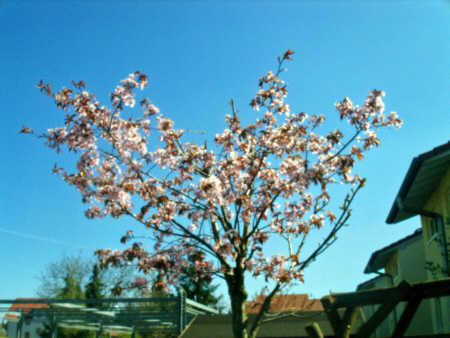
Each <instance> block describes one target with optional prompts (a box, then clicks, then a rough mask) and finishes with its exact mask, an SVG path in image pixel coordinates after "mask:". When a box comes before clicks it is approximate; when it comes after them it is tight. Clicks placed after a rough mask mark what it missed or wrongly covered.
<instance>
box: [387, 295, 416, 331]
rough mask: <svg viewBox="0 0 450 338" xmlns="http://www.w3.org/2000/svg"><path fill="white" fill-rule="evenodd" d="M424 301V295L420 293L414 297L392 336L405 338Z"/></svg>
mask: <svg viewBox="0 0 450 338" xmlns="http://www.w3.org/2000/svg"><path fill="white" fill-rule="evenodd" d="M422 299H423V294H422V293H420V292H416V293H414V294H413V295H412V297H411V299H410V301H409V302H408V305H406V308H405V310H403V313H402V316H401V318H400V320H399V321H398V323H397V327H396V328H395V331H394V334H393V335H392V336H393V337H403V335H404V334H405V332H406V330H407V329H408V327H409V324H410V323H411V320H412V319H413V317H414V314H415V313H416V311H417V308H418V307H419V305H420V302H421V301H422Z"/></svg>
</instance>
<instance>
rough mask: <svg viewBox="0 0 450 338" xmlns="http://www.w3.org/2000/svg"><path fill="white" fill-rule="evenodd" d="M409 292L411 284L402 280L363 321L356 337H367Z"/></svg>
mask: <svg viewBox="0 0 450 338" xmlns="http://www.w3.org/2000/svg"><path fill="white" fill-rule="evenodd" d="M410 292H411V285H410V284H409V283H408V282H405V281H402V282H401V283H400V284H399V285H398V286H397V287H396V288H395V293H392V294H391V295H390V297H389V298H385V299H384V303H383V304H382V305H381V306H380V307H379V308H378V310H377V311H376V312H375V313H374V314H373V315H372V317H370V319H369V320H368V321H367V322H365V323H364V324H363V325H362V326H361V327H360V329H359V330H358V334H357V337H358V338H367V337H370V335H371V334H372V333H373V332H374V331H375V329H376V328H377V327H378V326H379V325H380V324H381V322H382V321H383V320H384V319H386V317H387V316H388V315H389V313H391V311H392V310H393V309H394V308H395V306H396V305H397V304H398V303H399V302H400V301H401V300H402V299H404V298H405V297H407V296H408V294H409V293H410Z"/></svg>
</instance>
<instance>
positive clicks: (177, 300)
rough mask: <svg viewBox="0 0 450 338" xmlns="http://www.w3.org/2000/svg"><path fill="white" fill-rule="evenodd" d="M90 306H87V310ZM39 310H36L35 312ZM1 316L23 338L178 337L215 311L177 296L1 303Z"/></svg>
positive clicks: (12, 332) (9, 330) (24, 300)
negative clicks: (83, 337)
mask: <svg viewBox="0 0 450 338" xmlns="http://www.w3.org/2000/svg"><path fill="white" fill-rule="evenodd" d="M87 305H89V306H87ZM37 306H39V308H34V307H37ZM0 312H4V313H5V314H7V315H5V316H4V318H3V324H4V327H5V328H6V331H7V333H8V335H9V336H11V337H16V338H22V337H25V335H24V333H25V332H29V331H27V330H32V331H33V332H32V333H33V335H32V336H31V337H33V336H36V333H35V331H36V330H38V329H39V330H41V332H43V331H45V332H46V333H47V335H48V336H49V337H52V338H56V337H57V336H58V335H57V332H58V328H59V327H66V328H74V329H80V330H90V331H94V332H95V333H96V337H101V336H102V334H103V333H106V332H110V333H111V332H114V333H127V334H129V336H130V337H132V338H134V337H135V336H136V333H137V332H139V333H143V332H152V331H164V332H174V333H177V334H179V333H181V332H182V331H183V330H184V328H185V327H186V325H187V324H188V323H189V322H190V320H191V319H192V318H193V317H194V316H195V315H197V314H217V313H218V311H217V310H216V309H213V308H211V307H208V306H205V305H202V304H200V303H197V302H195V301H193V300H190V299H187V298H186V296H185V293H184V292H180V293H179V294H178V296H169V297H151V298H107V299H43V298H39V299H38V298H33V299H14V300H12V299H0Z"/></svg>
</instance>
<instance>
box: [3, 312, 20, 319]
mask: <svg viewBox="0 0 450 338" xmlns="http://www.w3.org/2000/svg"><path fill="white" fill-rule="evenodd" d="M19 317H20V315H19V314H17V313H6V314H5V315H4V316H3V318H5V319H18V318H19Z"/></svg>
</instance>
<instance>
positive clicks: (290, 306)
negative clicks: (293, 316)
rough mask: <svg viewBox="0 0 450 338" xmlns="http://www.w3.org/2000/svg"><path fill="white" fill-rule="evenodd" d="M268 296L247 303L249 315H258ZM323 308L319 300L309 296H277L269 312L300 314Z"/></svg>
mask: <svg viewBox="0 0 450 338" xmlns="http://www.w3.org/2000/svg"><path fill="white" fill-rule="evenodd" d="M265 298H266V296H264V295H259V296H257V297H256V299H255V300H253V301H249V302H246V303H245V311H246V312H247V313H248V314H251V313H258V312H259V310H260V308H261V305H262V303H263V302H264V299H265ZM322 310H323V306H322V303H321V302H320V300H319V299H309V298H308V295H307V294H292V295H275V296H274V297H273V299H272V302H271V304H270V307H269V312H272V313H276V312H299V311H322Z"/></svg>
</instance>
